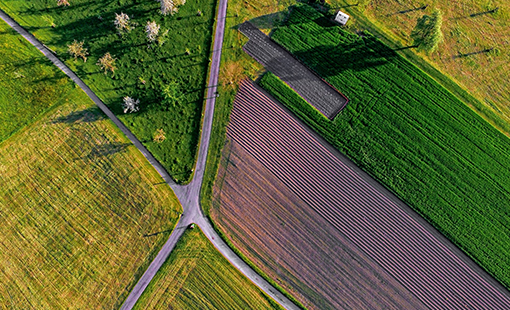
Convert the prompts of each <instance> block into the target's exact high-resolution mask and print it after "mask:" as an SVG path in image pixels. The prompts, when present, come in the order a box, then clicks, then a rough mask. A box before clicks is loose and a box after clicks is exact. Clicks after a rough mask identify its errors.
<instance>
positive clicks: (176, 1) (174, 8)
mask: <svg viewBox="0 0 510 310" xmlns="http://www.w3.org/2000/svg"><path fill="white" fill-rule="evenodd" d="M159 2H160V3H161V14H163V15H168V14H170V15H174V14H175V13H177V12H178V11H179V8H178V7H179V6H181V5H184V4H185V3H186V0H159Z"/></svg>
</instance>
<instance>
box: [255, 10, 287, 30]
mask: <svg viewBox="0 0 510 310" xmlns="http://www.w3.org/2000/svg"><path fill="white" fill-rule="evenodd" d="M285 17H286V12H284V11H281V12H276V13H271V14H267V15H262V16H258V17H255V18H252V19H250V23H252V24H253V25H254V26H255V27H257V28H258V29H272V28H273V27H275V26H278V25H280V23H282V22H283V21H284V20H285Z"/></svg>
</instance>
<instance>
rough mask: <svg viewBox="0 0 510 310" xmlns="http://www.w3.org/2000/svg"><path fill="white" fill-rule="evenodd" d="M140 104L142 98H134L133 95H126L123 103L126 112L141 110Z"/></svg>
mask: <svg viewBox="0 0 510 310" xmlns="http://www.w3.org/2000/svg"><path fill="white" fill-rule="evenodd" d="M139 104H140V99H136V100H135V99H133V98H131V97H128V96H126V97H124V102H123V103H122V107H123V108H124V113H133V112H137V111H138V110H140V108H139V107H138V105H139Z"/></svg>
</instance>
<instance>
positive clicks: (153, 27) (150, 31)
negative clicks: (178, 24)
mask: <svg viewBox="0 0 510 310" xmlns="http://www.w3.org/2000/svg"><path fill="white" fill-rule="evenodd" d="M159 28H161V27H160V26H159V25H158V24H156V22H149V21H148V22H147V25H146V26H145V33H146V34H147V39H149V42H154V41H156V38H157V37H158V33H159Z"/></svg>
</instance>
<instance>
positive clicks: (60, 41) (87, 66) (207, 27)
mask: <svg viewBox="0 0 510 310" xmlns="http://www.w3.org/2000/svg"><path fill="white" fill-rule="evenodd" d="M70 3H71V5H70V6H69V7H64V6H61V7H59V6H57V5H56V1H46V0H34V1H12V0H2V1H0V8H2V9H4V10H5V11H6V12H7V13H8V14H10V15H11V16H12V17H13V18H14V19H15V20H17V21H18V22H19V23H20V24H21V25H22V26H24V27H25V28H26V29H27V30H29V31H30V32H31V33H33V34H34V35H35V36H36V37H37V38H39V39H40V40H41V41H42V42H43V43H45V44H46V45H48V46H49V47H50V48H51V49H53V50H54V51H55V52H56V53H57V55H58V56H59V58H61V59H62V60H66V63H67V65H69V66H70V67H71V69H73V70H74V71H75V72H76V73H77V74H78V75H79V76H80V77H81V78H83V79H84V80H85V82H86V83H87V85H89V86H90V87H91V88H92V89H93V90H94V91H95V92H96V93H97V94H98V96H99V97H100V98H101V99H102V100H103V101H105V103H106V104H107V105H108V106H109V107H110V108H111V109H112V110H113V111H114V112H115V113H116V114H119V116H120V118H121V119H122V121H123V122H124V123H125V124H126V125H127V126H128V127H129V128H130V129H131V131H133V133H134V134H135V135H136V136H137V137H138V138H139V139H140V140H141V141H142V142H143V143H144V144H145V145H146V146H147V148H148V149H149V150H150V151H151V152H152V153H153V154H154V156H155V157H156V158H157V159H158V160H159V161H160V162H161V163H162V164H163V165H164V166H165V168H166V169H167V170H168V171H169V173H170V174H171V175H172V176H173V178H174V179H175V180H176V181H178V182H181V183H182V182H187V181H188V180H189V179H190V177H191V174H192V169H193V166H194V161H195V155H196V150H197V144H198V138H199V131H200V122H201V115H202V106H203V98H204V95H205V92H204V91H205V83H206V76H207V68H208V64H209V57H210V46H211V38H212V26H213V17H214V13H215V3H216V2H215V1H213V0H200V1H188V2H187V3H186V4H185V5H184V6H182V7H180V9H179V12H178V13H177V14H175V15H174V16H170V15H168V16H163V15H161V14H160V13H159V4H158V3H157V2H155V1H146V2H139V1H135V0H123V1H117V0H108V1H88V0H75V1H71V2H70ZM199 10H200V11H201V15H200V16H199V14H198V11H199ZM121 12H124V13H126V14H128V15H129V16H130V17H131V21H132V24H133V25H135V27H134V29H133V30H132V31H131V32H130V33H129V34H126V35H124V36H122V37H121V36H119V35H118V34H117V31H116V29H115V26H114V23H113V21H114V19H115V13H121ZM147 21H156V23H158V24H159V25H161V29H160V34H161V33H164V32H165V31H167V30H168V31H169V32H168V35H167V41H166V42H165V43H164V45H163V46H158V45H157V44H155V43H153V44H151V45H150V46H149V44H148V41H147V38H146V36H145V25H146V23H147ZM73 40H78V41H84V42H85V43H84V46H85V47H86V48H87V49H88V53H89V54H90V55H89V56H88V59H87V62H85V63H84V62H83V60H81V59H79V60H74V58H72V57H71V56H70V55H69V54H68V52H67V46H68V45H69V44H71V43H72V42H73ZM106 52H110V53H111V55H113V57H115V58H117V61H116V66H117V69H116V70H115V73H114V74H112V73H108V74H107V75H105V74H103V72H102V70H101V69H100V67H99V66H97V65H96V63H97V61H98V59H99V58H100V57H102V56H103V55H104V54H105V53H106ZM169 85H171V86H172V85H173V86H172V87H171V89H172V90H173V92H175V94H174V95H172V96H171V97H172V98H173V99H165V96H164V94H163V88H164V87H166V86H169ZM124 96H130V97H133V98H137V99H140V111H139V112H136V113H133V114H126V115H124V114H123V111H122V107H121V104H122V98H123V97H124ZM159 129H162V130H163V131H164V133H165V137H166V139H165V140H164V141H163V142H161V143H155V142H154V141H153V138H154V135H155V132H156V131H157V130H159Z"/></svg>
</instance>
